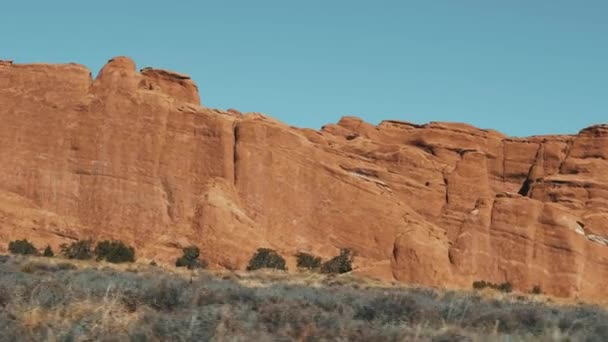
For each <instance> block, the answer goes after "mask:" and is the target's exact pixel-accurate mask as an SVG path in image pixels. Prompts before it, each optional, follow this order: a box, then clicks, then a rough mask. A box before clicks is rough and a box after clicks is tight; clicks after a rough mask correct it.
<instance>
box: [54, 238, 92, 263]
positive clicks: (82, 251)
mask: <svg viewBox="0 0 608 342" xmlns="http://www.w3.org/2000/svg"><path fill="white" fill-rule="evenodd" d="M92 245H93V242H92V241H91V240H81V241H76V242H72V243H71V244H69V245H67V244H65V243H64V244H62V245H61V246H60V248H61V254H63V256H65V257H66V258H68V259H77V260H88V259H91V258H93V251H91V246H92Z"/></svg>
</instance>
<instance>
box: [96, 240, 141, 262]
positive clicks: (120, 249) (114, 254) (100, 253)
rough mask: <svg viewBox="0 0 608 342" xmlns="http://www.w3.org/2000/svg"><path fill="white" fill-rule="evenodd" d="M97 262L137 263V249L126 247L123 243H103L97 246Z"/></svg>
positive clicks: (106, 241)
mask: <svg viewBox="0 0 608 342" xmlns="http://www.w3.org/2000/svg"><path fill="white" fill-rule="evenodd" d="M94 253H95V256H96V257H97V260H98V261H99V260H106V261H107V262H112V263H121V262H133V261H135V249H134V248H133V247H131V246H127V245H125V244H124V243H123V242H122V241H108V240H105V241H101V242H98V243H97V246H95V251H94Z"/></svg>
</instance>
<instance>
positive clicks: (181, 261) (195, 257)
mask: <svg viewBox="0 0 608 342" xmlns="http://www.w3.org/2000/svg"><path fill="white" fill-rule="evenodd" d="M182 252H183V255H182V256H181V257H179V258H178V259H177V260H176V261H175V266H177V267H187V268H188V269H189V270H191V269H195V268H205V267H206V266H207V265H206V263H205V262H203V261H201V260H200V259H199V256H200V254H201V253H200V250H199V249H198V247H196V246H190V247H186V248H184V249H182Z"/></svg>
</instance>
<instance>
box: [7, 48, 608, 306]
mask: <svg viewBox="0 0 608 342" xmlns="http://www.w3.org/2000/svg"><path fill="white" fill-rule="evenodd" d="M0 122H1V125H0V250H6V246H7V244H8V242H9V241H11V240H14V239H21V238H28V239H30V240H32V241H33V242H34V243H35V244H37V245H39V246H43V245H46V244H47V243H50V244H51V246H53V247H55V248H57V246H58V245H59V244H61V243H65V242H69V241H73V240H75V239H84V238H93V239H108V238H110V239H120V240H123V241H126V242H128V243H130V244H133V245H134V246H135V247H136V249H137V252H138V257H139V258H140V259H155V260H164V261H168V262H170V261H172V260H174V258H175V257H176V256H178V255H179V254H180V253H181V251H180V248H181V247H184V246H187V245H190V244H195V245H197V246H199V247H201V249H202V255H203V257H204V258H205V259H207V260H208V261H209V262H210V264H211V265H212V267H221V268H228V269H242V268H244V267H245V265H246V264H247V261H248V260H249V258H250V256H251V255H252V253H253V252H254V251H255V249H257V248H259V247H270V248H274V249H276V250H277V251H279V252H280V253H282V254H283V255H285V256H286V257H287V259H288V265H289V266H290V268H291V269H295V260H294V256H295V254H296V253H297V252H300V251H303V252H309V253H313V254H317V255H320V256H323V257H330V256H332V255H335V254H336V253H337V251H338V250H339V249H340V248H352V249H353V250H354V251H355V253H356V255H357V257H356V259H355V261H356V262H355V268H356V270H355V272H358V273H362V274H366V275H370V276H374V277H378V278H382V279H386V280H396V281H402V282H411V283H418V284H423V285H430V286H443V287H455V288H458V287H466V288H468V287H470V285H471V283H472V282H473V281H476V280H485V281H491V282H494V283H500V282H505V281H508V282H511V283H512V284H513V285H514V287H515V289H518V290H521V291H529V290H530V289H531V288H532V287H533V286H535V285H539V286H541V287H542V289H543V291H544V292H547V293H550V294H553V295H557V296H568V297H577V298H582V299H598V298H600V299H606V298H608V288H607V287H606V286H604V283H605V280H606V279H608V125H597V126H592V127H589V128H586V129H583V130H582V131H580V132H579V133H578V134H576V135H555V136H534V137H529V138H512V137H507V136H505V135H503V134H501V133H499V132H497V131H492V130H483V129H478V128H475V127H472V126H469V125H465V124H457V123H439V122H432V123H429V124H425V125H416V124H412V123H408V122H400V121H383V122H382V123H380V124H379V125H376V126H374V125H371V124H369V123H366V122H363V121H362V120H360V119H358V118H355V117H344V118H342V119H341V120H340V121H339V122H338V123H337V124H330V125H326V126H324V127H323V128H322V129H321V130H320V131H315V130H311V129H299V128H294V127H290V126H288V125H286V124H284V123H281V122H279V121H277V120H274V119H272V118H269V117H267V116H264V115H262V114H259V113H244V114H241V113H240V112H238V111H236V110H229V111H220V110H216V109H211V108H206V107H203V106H201V102H200V99H199V95H198V89H197V86H196V85H195V84H194V82H193V81H192V80H191V79H190V77H188V76H186V75H182V74H179V73H176V72H172V71H166V70H159V69H152V68H144V69H142V70H141V71H140V72H138V71H137V70H136V66H135V63H134V62H133V61H132V60H130V59H128V58H126V57H117V58H114V59H112V60H110V61H109V62H108V64H107V65H106V66H104V67H103V69H102V70H101V71H100V72H99V74H98V76H97V77H96V78H95V79H92V77H91V72H90V71H89V70H88V69H87V68H85V67H84V66H81V65H77V64H65V65H48V64H29V65H21V64H15V63H13V62H11V61H4V62H0Z"/></svg>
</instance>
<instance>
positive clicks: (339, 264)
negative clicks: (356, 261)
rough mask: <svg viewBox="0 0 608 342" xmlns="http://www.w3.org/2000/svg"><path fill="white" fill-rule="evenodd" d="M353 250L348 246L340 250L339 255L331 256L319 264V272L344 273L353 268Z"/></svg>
mask: <svg viewBox="0 0 608 342" xmlns="http://www.w3.org/2000/svg"><path fill="white" fill-rule="evenodd" d="M353 257H354V256H353V251H352V250H350V249H348V248H343V249H341V250H340V255H338V256H335V257H333V258H331V259H330V260H328V261H326V262H324V263H323V265H322V266H321V273H333V274H337V273H346V272H350V271H352V270H353V267H352V264H353Z"/></svg>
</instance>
